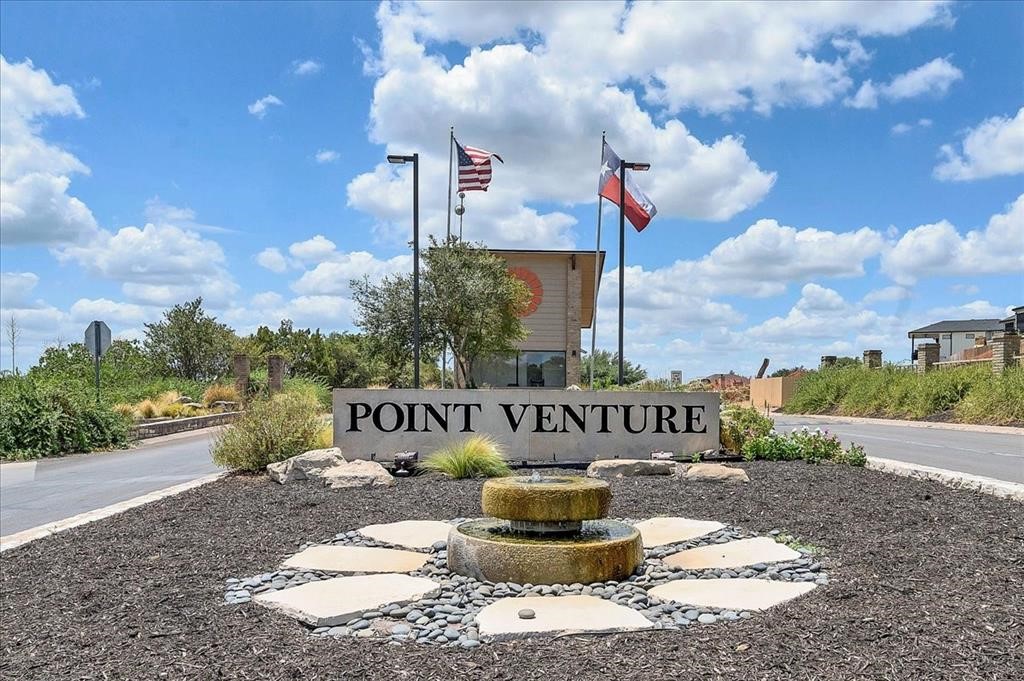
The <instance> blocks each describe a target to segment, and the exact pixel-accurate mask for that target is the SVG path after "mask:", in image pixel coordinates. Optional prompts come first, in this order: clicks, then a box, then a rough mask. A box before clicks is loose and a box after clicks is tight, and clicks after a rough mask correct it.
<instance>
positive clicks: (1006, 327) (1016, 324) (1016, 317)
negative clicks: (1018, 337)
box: [999, 305, 1024, 334]
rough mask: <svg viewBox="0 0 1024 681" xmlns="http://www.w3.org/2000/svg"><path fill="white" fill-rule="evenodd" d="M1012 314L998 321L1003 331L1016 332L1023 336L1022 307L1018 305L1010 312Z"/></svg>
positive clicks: (1023, 314)
mask: <svg viewBox="0 0 1024 681" xmlns="http://www.w3.org/2000/svg"><path fill="white" fill-rule="evenodd" d="M1011 312H1012V313H1013V314H1011V315H1010V316H1009V317H1007V318H1005V319H1001V320H1000V321H999V323H1000V324H1002V325H1003V331H1016V332H1017V333H1019V334H1024V305H1018V306H1017V307H1015V308H1013V309H1012V310H1011Z"/></svg>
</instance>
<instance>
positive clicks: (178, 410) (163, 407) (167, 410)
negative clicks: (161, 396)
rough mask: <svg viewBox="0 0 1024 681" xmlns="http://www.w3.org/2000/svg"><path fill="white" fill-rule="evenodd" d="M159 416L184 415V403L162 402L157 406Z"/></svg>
mask: <svg viewBox="0 0 1024 681" xmlns="http://www.w3.org/2000/svg"><path fill="white" fill-rule="evenodd" d="M159 410H160V412H159V413H160V416H163V417H165V418H169V419H176V418H181V417H182V416H184V415H185V405H184V404H181V403H180V402H171V403H170V404H166V403H162V404H160V406H159Z"/></svg>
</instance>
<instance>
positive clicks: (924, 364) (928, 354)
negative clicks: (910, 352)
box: [916, 343, 939, 374]
mask: <svg viewBox="0 0 1024 681" xmlns="http://www.w3.org/2000/svg"><path fill="white" fill-rule="evenodd" d="M938 361H939V344H938V343H922V344H921V345H918V346H917V365H916V366H917V373H919V374H923V373H924V372H926V371H931V370H932V367H933V365H934V364H935V363H936V362H938Z"/></svg>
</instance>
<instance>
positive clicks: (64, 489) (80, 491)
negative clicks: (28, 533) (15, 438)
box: [0, 429, 220, 536]
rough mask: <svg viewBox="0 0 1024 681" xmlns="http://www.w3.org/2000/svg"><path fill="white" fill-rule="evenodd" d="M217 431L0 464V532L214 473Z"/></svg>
mask: <svg viewBox="0 0 1024 681" xmlns="http://www.w3.org/2000/svg"><path fill="white" fill-rule="evenodd" d="M217 430H218V429H207V430H204V431H203V432H199V433H187V434H183V435H171V436H168V437H166V438H160V441H159V442H156V441H149V442H143V443H142V444H140V445H139V446H137V447H135V448H134V449H127V450H119V451H114V452H98V453H93V454H75V455H73V456H66V457H58V458H52V459H41V460H39V461H28V462H19V463H5V464H0V536H5V535H8V534H13V533H15V532H20V531H21V530H26V529H29V528H32V527H37V526H39V525H43V524H45V523H50V522H54V521H57V520H63V519H64V518H70V517H71V516H74V515H78V514H79V513H84V512H86V511H92V510H95V509H98V508H103V507H104V506H109V505H111V504H116V503H117V502H119V501H127V500H128V499H132V498H134V497H137V496H141V495H143V494H147V493H149V492H154V491H156V490H160V489H164V488H165V487H171V486H172V485H178V484H181V483H183V482H188V481H190V480H195V479H196V478H200V477H202V476H204V475H209V474H210V473H215V472H217V471H218V470H220V469H218V468H217V467H216V466H214V465H213V462H212V461H211V460H210V442H211V439H212V438H213V435H214V434H215V433H216V432H217Z"/></svg>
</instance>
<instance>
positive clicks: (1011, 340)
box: [992, 331, 1020, 374]
mask: <svg viewBox="0 0 1024 681" xmlns="http://www.w3.org/2000/svg"><path fill="white" fill-rule="evenodd" d="M1018 353H1020V335H1019V334H1018V333H1017V332H1016V331H1004V332H1003V333H997V334H996V335H995V336H994V337H993V338H992V373H995V374H1001V373H1003V371H1004V370H1005V369H1006V367H1012V366H1014V365H1015V364H1016V363H1017V355H1018Z"/></svg>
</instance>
